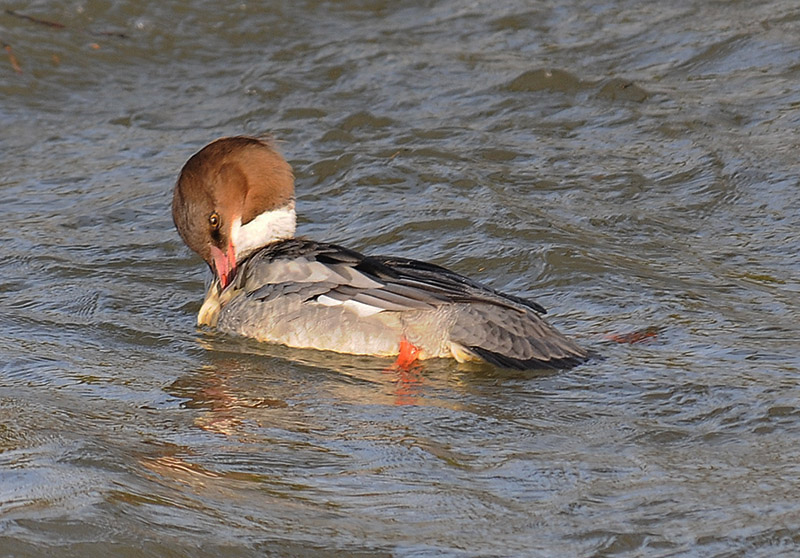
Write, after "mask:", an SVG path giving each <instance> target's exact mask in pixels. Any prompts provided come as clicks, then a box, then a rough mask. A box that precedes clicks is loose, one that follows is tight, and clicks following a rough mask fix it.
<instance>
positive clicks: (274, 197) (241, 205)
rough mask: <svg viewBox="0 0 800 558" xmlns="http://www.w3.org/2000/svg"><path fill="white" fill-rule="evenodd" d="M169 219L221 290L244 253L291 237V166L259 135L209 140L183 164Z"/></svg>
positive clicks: (293, 229) (294, 221) (292, 226)
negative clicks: (211, 273) (215, 278)
mask: <svg viewBox="0 0 800 558" xmlns="http://www.w3.org/2000/svg"><path fill="white" fill-rule="evenodd" d="M172 220H173V221H174V222H175V227H176V228H177V229H178V233H179V234H180V235H181V238H182V239H183V241H184V242H185V243H186V244H187V246H189V248H191V249H192V250H194V251H195V252H197V254H199V255H200V257H202V258H203V259H204V260H205V261H206V263H208V265H209V267H210V268H211V271H212V272H213V273H214V274H215V275H216V276H217V278H218V279H219V281H220V284H221V285H222V288H223V289H224V288H225V287H226V286H227V285H228V283H230V281H231V279H232V278H233V274H234V272H235V271H236V265H237V262H240V261H241V260H242V258H244V257H246V256H247V255H248V254H250V253H252V252H253V251H255V250H257V249H259V248H261V247H263V246H266V245H267V244H270V243H272V242H275V241H277V240H281V239H285V238H292V237H293V236H294V231H295V223H296V219H295V212H294V176H293V175H292V168H291V167H290V166H289V163H287V162H286V161H285V160H284V158H283V157H282V156H281V154H280V153H278V151H277V150H276V149H275V147H274V146H273V145H272V144H271V143H270V142H268V141H265V140H262V139H258V138H251V137H244V136H239V137H230V138H221V139H218V140H216V141H214V142H211V143H210V144H208V145H207V146H205V147H204V148H203V149H201V150H200V151H198V152H197V153H195V154H194V155H192V157H191V158H190V159H189V160H188V161H187V162H186V164H185V165H184V166H183V169H182V170H181V174H180V177H179V178H178V183H177V184H176V185H175V192H174V194H173V197H172Z"/></svg>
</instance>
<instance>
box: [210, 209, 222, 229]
mask: <svg viewBox="0 0 800 558" xmlns="http://www.w3.org/2000/svg"><path fill="white" fill-rule="evenodd" d="M208 224H209V225H211V230H213V231H215V230H217V229H219V214H218V213H217V212H216V211H215V212H214V213H212V214H211V217H209V218H208Z"/></svg>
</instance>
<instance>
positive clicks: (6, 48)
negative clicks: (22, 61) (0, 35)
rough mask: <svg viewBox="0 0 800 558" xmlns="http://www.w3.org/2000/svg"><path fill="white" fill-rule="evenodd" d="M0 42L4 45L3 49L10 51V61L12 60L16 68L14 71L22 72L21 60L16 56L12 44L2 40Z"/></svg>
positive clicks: (13, 66) (12, 65) (12, 64)
mask: <svg viewBox="0 0 800 558" xmlns="http://www.w3.org/2000/svg"><path fill="white" fill-rule="evenodd" d="M0 44H1V45H3V49H4V50H5V51H6V52H7V53H8V61H9V62H11V67H12V68H14V71H15V72H17V73H18V74H21V73H22V67H21V66H20V65H19V61H18V60H17V57H16V56H14V51H13V50H12V48H11V45H10V44H8V43H4V42H3V41H0Z"/></svg>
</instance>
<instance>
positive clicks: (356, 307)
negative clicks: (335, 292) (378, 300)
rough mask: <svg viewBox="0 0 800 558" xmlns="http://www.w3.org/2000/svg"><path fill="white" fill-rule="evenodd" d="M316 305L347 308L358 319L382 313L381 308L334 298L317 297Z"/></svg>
mask: <svg viewBox="0 0 800 558" xmlns="http://www.w3.org/2000/svg"><path fill="white" fill-rule="evenodd" d="M317 303H318V304H322V305H323V306H341V307H342V308H347V309H349V310H352V311H353V312H355V313H356V314H357V315H358V316H359V317H360V318H366V317H367V316H374V315H375V314H377V313H378V312H383V310H384V309H383V308H378V307H376V306H370V305H369V304H364V303H363V302H358V301H357V300H336V299H335V298H331V297H329V296H327V295H320V296H318V297H317Z"/></svg>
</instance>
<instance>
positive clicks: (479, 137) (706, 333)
mask: <svg viewBox="0 0 800 558" xmlns="http://www.w3.org/2000/svg"><path fill="white" fill-rule="evenodd" d="M4 9H10V10H15V14H16V15H15V14H14V13H8V12H3V13H0V41H2V42H3V43H4V44H7V45H10V47H11V53H13V55H14V60H15V61H16V62H17V64H18V65H19V68H20V69H21V72H22V73H17V72H15V70H14V68H13V65H12V59H11V57H10V56H9V52H8V50H0V76H2V79H1V80H0V130H1V131H0V204H1V205H2V208H3V216H4V219H3V223H4V227H3V229H4V234H3V235H2V236H0V256H1V257H0V320H1V321H0V323H2V326H3V333H4V335H3V336H2V337H0V555H2V556H43V555H54V556H81V557H85V556H155V555H160V556H187V557H188V556H192V557H194V556H264V555H269V556H308V555H313V556H398V557H411V556H413V557H421V556H486V557H488V556H492V557H494V556H625V557H629V556H630V557H633V556H648V557H649V556H684V555H697V556H726V557H727V556H765V557H766V556H769V557H772V556H793V555H796V554H797V552H798V551H799V549H800V535H798V533H800V503H799V502H800V488H799V487H798V483H797V479H798V478H800V465H799V464H800V399H799V398H800V379H799V377H798V371H800V341H798V325H797V324H798V322H800V310H799V309H798V302H797V301H798V294H800V279H799V278H800V257H798V254H799V253H800V238H799V235H798V231H799V230H800V195H798V194H799V193H800V188H799V186H800V179H799V178H798V176H799V175H800V172H799V171H800V165H798V163H797V157H798V153H800V140H799V139H798V138H800V136H799V135H798V133H797V130H798V128H800V92H798V88H797V83H799V82H800V64H798V60H800V10H798V9H797V7H796V6H795V3H794V2H790V1H781V0H775V1H771V2H763V3H755V4H754V3H750V2H740V1H733V2H688V1H687V2H678V3H673V4H671V5H668V6H667V5H660V4H659V5H656V4H655V3H652V2H642V1H627V2H624V1H621V2H610V1H607V2H581V1H577V0H575V1H569V2H555V1H543V2H537V3H528V2H521V1H511V2H504V3H498V2H491V3H490V2H469V3H465V2H455V1H448V2H439V3H424V2H402V3H394V2H351V1H345V2H293V3H290V2H274V3H263V4H262V3H248V2H241V3H229V4H220V3H218V2H210V1H204V2H171V3H164V4H163V5H159V4H156V3H137V2H132V1H123V0H107V1H84V2H73V3H68V4H67V5H66V6H62V5H61V4H57V3H54V2H45V1H34V2H27V3H23V2H9V3H7V5H5V6H4ZM20 14H22V15H28V16H33V17H35V18H39V20H46V21H49V22H55V23H58V24H60V25H63V27H54V26H52V25H46V24H44V23H43V22H42V21H38V22H37V21H31V20H30V19H25V18H22V17H19V16H20ZM265 131H269V132H271V133H272V134H273V135H274V136H275V137H276V138H277V139H278V140H279V142H280V145H281V148H282V150H283V152H284V153H285V155H286V156H287V158H288V159H289V161H290V162H291V163H292V165H293V166H294V168H295V172H296V174H297V191H298V192H297V193H298V210H299V213H300V223H299V230H300V232H301V233H302V234H305V235H307V236H310V237H313V238H318V239H321V240H329V241H335V242H338V243H341V244H345V245H348V246H350V247H353V248H355V249H359V250H362V251H365V252H368V253H370V252H372V253H382V254H396V255H402V256H407V257H415V258H419V259H424V260H429V261H433V262H435V263H438V264H442V265H446V266H448V267H451V268H453V269H455V270H457V271H459V272H461V273H465V274H467V275H470V276H472V277H475V278H477V279H480V280H482V281H485V282H487V283H489V284H491V285H493V286H494V287H496V288H500V289H502V290H505V291H508V292H510V293H513V294H517V295H521V296H528V297H532V298H536V299H537V300H538V301H539V302H541V303H542V304H543V305H544V306H545V307H547V308H548V309H549V310H550V316H551V318H550V319H551V321H552V322H553V323H554V324H556V325H557V326H558V327H559V328H560V329H562V330H563V331H565V332H568V333H569V334H570V335H572V336H574V337H575V338H577V339H578V340H579V341H580V342H581V343H583V344H585V345H587V346H590V347H592V348H593V349H595V350H597V351H599V352H600V353H602V354H603V356H604V358H603V359H602V360H597V361H593V362H591V363H589V364H586V365H584V366H581V367H578V368H576V369H574V370H570V371H565V372H559V373H548V374H536V373H532V374H520V373H507V372H502V371H497V370H492V369H490V368H482V367H472V368H464V367H459V366H458V365H456V364H455V363H451V362H434V363H426V364H425V366H424V368H422V369H421V370H416V371H413V372H410V373H404V374H400V373H398V372H393V371H387V370H386V369H387V364H388V363H387V362H384V361H381V360H377V359H368V358H353V357H346V356H340V355H329V354H320V353H315V352H313V351H292V350H289V349H285V348H281V347H271V346H268V345H261V344H258V343H254V342H249V341H243V340H237V339H231V338H226V337H224V336H218V335H213V334H210V333H207V332H201V331H198V330H196V328H195V326H194V320H195V314H196V312H197V310H198V309H199V306H200V302H201V300H202V297H203V293H204V281H205V280H206V273H207V271H206V269H205V267H204V265H203V264H202V262H200V261H199V260H198V259H197V258H196V257H194V256H193V255H192V254H190V252H189V250H188V249H187V248H185V247H184V246H183V244H182V243H181V241H180V239H179V238H178V236H177V234H176V233H175V231H174V229H173V227H172V222H171V219H170V215H169V203H170V200H171V189H172V186H173V184H174V181H175V178H176V176H177V172H178V170H179V169H180V167H181V165H182V164H183V162H184V161H185V160H186V159H187V158H188V157H189V156H190V155H191V154H192V153H194V152H195V151H196V150H197V149H199V148H200V147H201V146H202V145H204V144H205V143H207V142H208V141H210V140H212V139H214V138H216V137H219V136H222V135H229V134H239V133H262V132H265ZM646 328H651V329H654V330H655V331H657V335H656V336H655V337H654V338H650V339H648V340H647V341H645V342H642V343H635V344H620V343H615V342H611V341H609V340H608V336H609V334H623V333H627V332H632V331H638V330H643V329H646Z"/></svg>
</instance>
